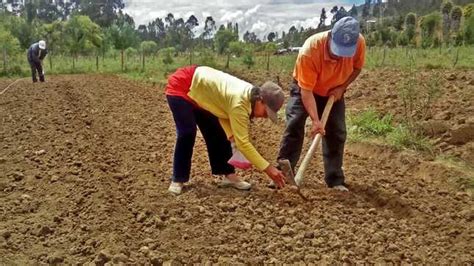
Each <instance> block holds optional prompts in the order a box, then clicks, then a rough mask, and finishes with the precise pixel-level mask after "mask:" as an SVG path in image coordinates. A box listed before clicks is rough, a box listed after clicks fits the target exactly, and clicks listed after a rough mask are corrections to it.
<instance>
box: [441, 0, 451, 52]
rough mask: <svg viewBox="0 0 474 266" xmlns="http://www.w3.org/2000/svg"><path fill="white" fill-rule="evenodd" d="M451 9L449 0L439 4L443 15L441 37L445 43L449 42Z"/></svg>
mask: <svg viewBox="0 0 474 266" xmlns="http://www.w3.org/2000/svg"><path fill="white" fill-rule="evenodd" d="M452 9H453V3H452V2H451V1H450V0H446V1H444V2H443V4H442V5H441V14H442V15H443V39H444V42H445V43H449V40H450V31H451V16H450V14H451V10H452Z"/></svg>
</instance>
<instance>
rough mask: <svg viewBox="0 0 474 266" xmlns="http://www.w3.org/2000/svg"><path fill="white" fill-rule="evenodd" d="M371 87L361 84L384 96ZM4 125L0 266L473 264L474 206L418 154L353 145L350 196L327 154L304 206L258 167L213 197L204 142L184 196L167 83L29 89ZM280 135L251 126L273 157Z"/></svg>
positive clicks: (83, 82)
mask: <svg viewBox="0 0 474 266" xmlns="http://www.w3.org/2000/svg"><path fill="white" fill-rule="evenodd" d="M370 75H372V74H370ZM366 79H368V80H369V81H373V80H374V79H372V78H370V77H367V76H365V77H363V79H362V81H361V83H359V85H358V86H367V87H370V88H376V87H377V86H376V85H375V84H366V83H365V82H368V81H366ZM8 82H10V81H5V80H1V81H0V85H2V86H3V85H5V86H6V85H7V83H8ZM282 83H283V84H285V83H284V82H282ZM285 86H286V85H285ZM360 91H361V93H362V94H363V95H365V94H366V93H367V94H368V95H367V97H372V96H370V93H372V92H367V91H368V90H362V89H360ZM364 97H366V96H361V97H360V98H361V99H360V100H357V101H356V100H351V102H350V103H349V104H351V105H354V106H356V107H357V106H358V104H357V103H356V102H358V101H367V102H370V99H367V98H364ZM360 104H363V103H360ZM380 107H382V106H380ZM390 107H391V106H390V105H387V106H386V107H385V108H390ZM0 121H1V123H0V140H1V142H0V143H1V146H0V147H1V149H0V195H1V196H0V264H13V263H15V264H35V263H50V264H58V263H65V264H72V263H88V262H93V263H96V264H98V265H103V264H105V263H107V262H113V263H129V264H150V263H151V264H154V265H158V264H161V263H164V262H169V263H178V262H181V263H199V262H201V263H206V262H220V263H229V264H230V263H238V262H241V263H248V264H261V263H301V262H306V263H309V262H313V263H314V262H321V263H341V262H346V263H387V262H388V263H397V264H398V263H402V262H404V263H418V264H419V263H426V264H431V263H441V264H471V263H473V262H474V254H473V253H472V251H471V249H472V248H471V247H472V235H473V233H474V232H473V228H474V226H473V223H474V221H473V219H474V210H473V208H472V206H473V204H472V198H471V197H470V195H468V194H467V193H464V192H462V191H459V190H457V189H456V188H455V187H454V186H452V182H451V178H452V177H454V173H453V172H451V171H450V170H449V169H447V170H442V171H445V172H442V173H443V174H439V172H440V171H441V170H439V169H438V168H436V167H437V166H432V165H433V164H432V162H429V161H425V160H424V159H423V158H419V157H418V156H417V155H415V154H410V153H408V152H405V153H397V152H394V151H391V150H390V149H388V148H384V147H378V146H367V145H362V144H357V145H349V146H348V147H347V151H346V156H345V169H346V170H345V171H346V175H347V179H348V182H349V184H350V189H351V192H350V193H338V192H334V191H330V190H328V189H327V188H326V187H325V186H324V184H323V182H322V174H323V173H322V165H321V163H320V161H321V155H320V153H317V155H316V159H315V161H314V162H315V163H314V164H313V165H311V167H310V168H309V169H308V172H307V175H306V179H305V187H304V188H303V193H304V194H305V195H307V196H308V197H309V198H310V199H311V200H310V201H309V202H303V201H302V200H301V198H300V197H299V196H298V195H296V194H295V193H294V192H293V191H292V190H291V189H290V188H288V189H284V190H282V191H273V190H271V189H269V188H267V187H266V184H267V182H268V180H267V179H266V177H265V176H263V175H262V174H261V173H260V172H257V171H247V172H242V173H241V174H242V175H243V176H244V177H245V178H246V179H247V180H250V181H251V182H252V183H253V188H252V190H251V191H250V192H238V191H235V190H232V189H219V188H217V185H216V183H217V179H216V178H214V177H212V176H211V175H210V169H209V166H208V159H207V155H206V154H207V153H206V152H205V148H204V147H205V146H204V143H203V140H202V138H201V137H198V140H197V143H196V149H195V153H194V157H193V172H192V175H193V177H192V181H191V182H190V184H189V186H188V187H187V189H186V192H185V193H184V194H182V195H180V196H178V197H175V196H172V195H170V194H169V193H168V192H167V190H166V189H167V186H168V185H169V176H170V174H171V162H172V154H173V148H174V144H175V128H174V124H173V121H172V117H171V114H170V112H169V111H168V107H167V103H166V101H165V98H164V95H163V91H162V89H160V88H159V87H150V86H147V85H144V84H140V83H136V82H131V81H126V80H123V79H120V78H118V77H115V76H101V75H87V76H86V75H76V76H52V77H50V78H49V79H48V82H47V83H44V84H31V83H29V82H27V81H24V82H23V81H22V82H19V83H18V85H16V86H15V87H14V88H12V89H11V90H9V91H8V92H7V93H5V94H4V95H2V96H0ZM282 130H283V128H282V126H281V125H280V126H274V125H272V124H270V122H268V121H256V122H255V123H253V124H252V132H253V140H254V143H255V145H256V146H257V148H258V150H259V151H261V152H262V153H263V155H264V156H265V157H266V158H275V156H276V152H277V147H278V145H279V141H280V136H281V132H282ZM428 166H429V167H434V168H433V169H434V170H430V168H429V167H428ZM440 169H441V168H440ZM443 169H444V168H443Z"/></svg>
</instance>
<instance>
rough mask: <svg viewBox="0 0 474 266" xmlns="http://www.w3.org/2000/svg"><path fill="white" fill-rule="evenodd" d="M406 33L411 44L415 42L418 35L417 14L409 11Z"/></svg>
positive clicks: (406, 18)
mask: <svg viewBox="0 0 474 266" xmlns="http://www.w3.org/2000/svg"><path fill="white" fill-rule="evenodd" d="M404 35H405V36H406V39H407V41H408V44H409V45H414V44H415V36H416V14H415V13H408V14H407V15H406V17H405V31H404Z"/></svg>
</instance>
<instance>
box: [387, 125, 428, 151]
mask: <svg viewBox="0 0 474 266" xmlns="http://www.w3.org/2000/svg"><path fill="white" fill-rule="evenodd" d="M387 140H388V143H389V144H390V145H392V146H394V147H395V148H397V149H402V148H408V149H412V150H417V151H424V152H433V147H432V145H431V144H430V142H429V140H428V138H426V137H423V136H420V135H419V134H417V133H416V132H414V131H413V130H410V129H409V127H408V126H406V125H403V124H400V125H398V126H397V127H395V128H394V129H393V130H392V131H391V132H390V133H389V134H388V135H387Z"/></svg>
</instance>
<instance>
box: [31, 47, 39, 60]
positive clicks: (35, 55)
mask: <svg viewBox="0 0 474 266" xmlns="http://www.w3.org/2000/svg"><path fill="white" fill-rule="evenodd" d="M38 55H39V46H38V45H33V46H32V47H31V60H32V61H33V62H35V63H37V64H40V63H41V61H40V58H39V57H38Z"/></svg>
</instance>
